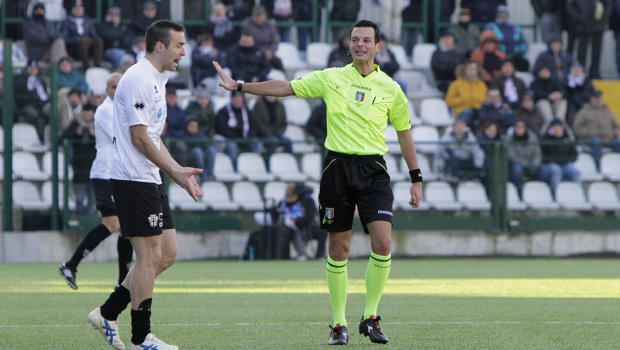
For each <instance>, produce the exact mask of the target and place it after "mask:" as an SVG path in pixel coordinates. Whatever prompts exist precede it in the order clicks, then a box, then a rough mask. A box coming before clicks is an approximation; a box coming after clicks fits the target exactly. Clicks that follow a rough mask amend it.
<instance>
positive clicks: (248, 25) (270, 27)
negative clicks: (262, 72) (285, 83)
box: [241, 5, 283, 70]
mask: <svg viewBox="0 0 620 350" xmlns="http://www.w3.org/2000/svg"><path fill="white" fill-rule="evenodd" d="M241 31H243V32H246V33H251V34H252V36H254V43H255V44H256V46H257V47H258V48H259V49H261V50H263V51H264V52H265V56H266V57H267V60H269V63H270V64H271V67H272V68H274V69H279V70H283V67H282V61H281V60H280V59H279V58H278V57H277V56H276V55H275V53H276V50H278V44H279V43H280V37H279V36H278V30H277V28H276V26H275V24H273V22H272V21H271V20H268V18H267V11H266V10H265V7H264V6H263V5H256V6H254V7H253V8H252V16H250V17H248V18H246V19H244V20H243V24H242V25H241Z"/></svg>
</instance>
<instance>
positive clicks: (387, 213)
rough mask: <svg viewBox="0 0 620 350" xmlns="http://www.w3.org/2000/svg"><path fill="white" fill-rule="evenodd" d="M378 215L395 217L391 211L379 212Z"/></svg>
mask: <svg viewBox="0 0 620 350" xmlns="http://www.w3.org/2000/svg"><path fill="white" fill-rule="evenodd" d="M377 214H385V215H389V216H394V214H392V212H391V211H387V210H377Z"/></svg>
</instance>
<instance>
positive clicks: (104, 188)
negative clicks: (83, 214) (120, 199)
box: [90, 179, 116, 218]
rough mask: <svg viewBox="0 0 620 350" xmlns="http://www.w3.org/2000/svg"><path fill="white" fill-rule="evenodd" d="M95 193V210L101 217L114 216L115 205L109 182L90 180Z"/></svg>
mask: <svg viewBox="0 0 620 350" xmlns="http://www.w3.org/2000/svg"><path fill="white" fill-rule="evenodd" d="M90 182H91V184H92V185H93V192H94V193H95V208H97V210H99V211H100V212H101V216H103V217H104V218H105V217H106V216H116V205H115V204H114V198H113V197H112V185H110V180H105V179H90Z"/></svg>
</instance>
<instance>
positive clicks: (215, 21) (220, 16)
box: [199, 3, 239, 63]
mask: <svg viewBox="0 0 620 350" xmlns="http://www.w3.org/2000/svg"><path fill="white" fill-rule="evenodd" d="M200 34H209V35H211V37H212V38H213V45H214V46H215V47H216V48H218V49H219V50H224V51H225V50H228V49H229V48H230V47H231V46H233V45H235V43H236V42H237V41H238V40H239V35H238V33H237V31H236V29H235V27H234V26H233V24H232V22H231V20H230V19H229V18H228V17H227V16H226V6H225V5H224V4H223V3H216V4H213V6H212V7H211V15H210V16H209V21H207V23H206V24H205V25H204V26H203V27H202V28H201V29H200ZM199 37H200V36H199ZM220 63H221V62H220Z"/></svg>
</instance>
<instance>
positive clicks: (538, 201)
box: [523, 181, 560, 210]
mask: <svg viewBox="0 0 620 350" xmlns="http://www.w3.org/2000/svg"><path fill="white" fill-rule="evenodd" d="M523 202H525V203H526V204H527V205H528V206H529V207H530V208H532V209H535V210H557V209H559V208H560V205H559V204H558V203H557V202H555V201H554V200H553V196H552V195H551V189H550V188H549V185H547V183H546V182H542V181H528V182H526V183H525V184H524V185H523Z"/></svg>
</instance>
